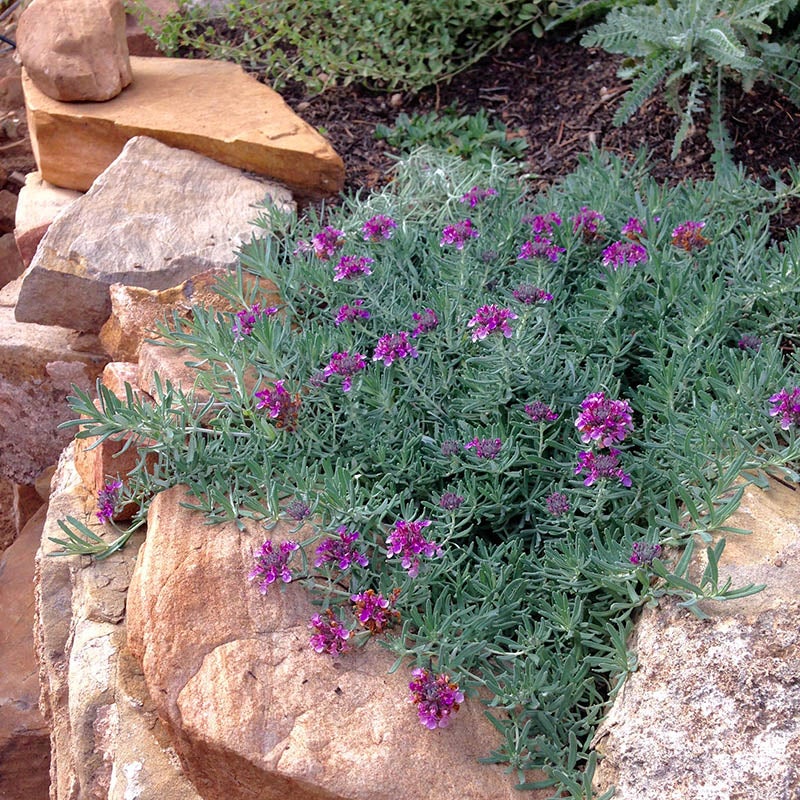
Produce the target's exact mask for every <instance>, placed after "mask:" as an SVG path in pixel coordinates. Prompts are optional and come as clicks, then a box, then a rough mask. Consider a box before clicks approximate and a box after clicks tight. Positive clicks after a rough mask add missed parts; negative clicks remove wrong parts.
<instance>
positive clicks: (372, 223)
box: [361, 214, 397, 242]
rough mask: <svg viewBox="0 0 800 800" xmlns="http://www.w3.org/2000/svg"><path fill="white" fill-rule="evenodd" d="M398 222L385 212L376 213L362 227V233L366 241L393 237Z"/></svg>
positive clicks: (377, 240)
mask: <svg viewBox="0 0 800 800" xmlns="http://www.w3.org/2000/svg"><path fill="white" fill-rule="evenodd" d="M396 227H397V223H396V222H395V221H394V220H393V219H392V218H391V217H387V216H386V215H385V214H376V215H375V216H374V217H370V219H368V220H367V221H366V222H365V223H364V225H363V226H362V227H361V234H362V235H363V237H364V241H365V242H379V241H380V240H381V239H391V238H392V236H393V235H394V230H395V228H396Z"/></svg>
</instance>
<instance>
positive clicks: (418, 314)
mask: <svg viewBox="0 0 800 800" xmlns="http://www.w3.org/2000/svg"><path fill="white" fill-rule="evenodd" d="M411 318H412V319H413V320H414V322H416V323H417V327H416V328H414V330H413V331H411V336H412V338H416V337H417V336H419V335H420V334H422V333H430V332H431V331H432V330H433V329H434V328H435V327H436V326H437V325H438V324H439V317H437V316H436V312H435V311H434V310H433V309H432V308H426V309H425V310H424V311H415V312H414V313H413V314H412V315H411Z"/></svg>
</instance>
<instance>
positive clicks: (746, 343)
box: [736, 333, 761, 353]
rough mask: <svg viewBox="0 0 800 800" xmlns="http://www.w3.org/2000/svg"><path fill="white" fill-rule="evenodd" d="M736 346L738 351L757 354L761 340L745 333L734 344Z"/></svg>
mask: <svg viewBox="0 0 800 800" xmlns="http://www.w3.org/2000/svg"><path fill="white" fill-rule="evenodd" d="M736 346H737V347H738V348H739V349H740V350H751V351H752V352H754V353H757V352H758V351H759V350H760V349H761V339H759V337H758V336H754V335H753V334H751V333H745V334H743V335H742V337H741V338H740V339H739V341H738V342H737V343H736Z"/></svg>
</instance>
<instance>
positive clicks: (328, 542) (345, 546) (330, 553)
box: [314, 525, 369, 572]
mask: <svg viewBox="0 0 800 800" xmlns="http://www.w3.org/2000/svg"><path fill="white" fill-rule="evenodd" d="M336 535H337V537H338V538H336V539H334V538H333V537H332V536H328V537H326V538H325V539H323V540H322V541H321V542H320V544H319V545H318V546H317V558H316V559H315V561H314V566H315V567H321V566H322V565H323V564H330V563H334V562H335V563H336V566H337V567H338V568H339V569H340V570H342V571H343V572H344V570H346V569H350V567H351V566H352V565H353V564H360V565H361V566H362V567H366V566H367V565H368V564H369V559H368V558H367V557H366V555H365V554H364V553H363V552H361V551H360V550H357V549H356V545H355V543H356V541H357V540H358V537H359V536H360V534H359V532H358V531H348V530H347V526H346V525H340V526H339V527H338V528H337V529H336Z"/></svg>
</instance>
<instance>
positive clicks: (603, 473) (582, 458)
mask: <svg viewBox="0 0 800 800" xmlns="http://www.w3.org/2000/svg"><path fill="white" fill-rule="evenodd" d="M619 456H620V452H619V450H616V449H614V448H613V447H612V448H611V449H610V450H609V451H608V452H607V453H595V452H593V451H592V450H584V451H582V452H580V453H578V465H577V466H576V467H575V474H576V475H580V474H581V473H582V472H586V473H587V475H586V478H585V479H584V481H583V485H584V486H591V485H592V484H593V483H595V482H596V481H598V480H599V479H600V478H616V479H617V480H618V481H619V482H620V483H621V484H622V485H623V486H626V487H630V485H631V476H630V475H628V474H627V473H626V472H624V471H623V469H622V467H621V466H620V464H619Z"/></svg>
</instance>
